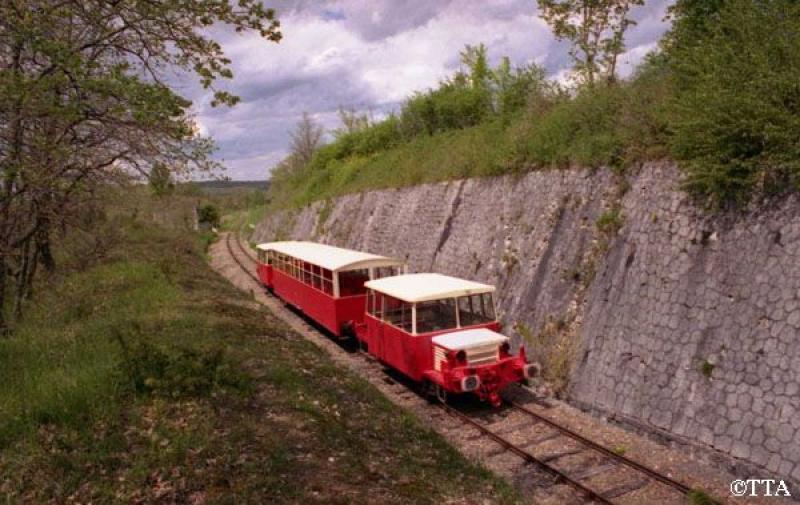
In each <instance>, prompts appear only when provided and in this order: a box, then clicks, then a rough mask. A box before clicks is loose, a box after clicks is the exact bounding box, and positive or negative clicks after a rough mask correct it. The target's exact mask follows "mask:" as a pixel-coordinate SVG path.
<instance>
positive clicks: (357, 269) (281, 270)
mask: <svg viewBox="0 0 800 505" xmlns="http://www.w3.org/2000/svg"><path fill="white" fill-rule="evenodd" d="M256 250H257V251H258V262H259V264H258V267H257V274H258V277H259V279H260V280H261V282H262V283H264V285H265V286H266V287H267V288H268V289H269V290H270V291H272V292H273V293H274V294H275V295H277V296H278V297H280V298H282V299H283V300H284V301H286V302H287V303H289V304H291V305H293V306H295V307H296V308H298V309H299V310H301V311H302V312H304V313H305V314H306V315H308V316H309V317H311V318H312V319H314V320H315V321H316V322H317V323H319V324H320V325H322V326H323V327H325V328H326V329H327V330H328V331H330V332H331V333H333V334H334V335H336V336H337V337H348V336H352V335H353V334H354V330H353V328H354V326H355V324H357V323H361V322H362V321H363V319H364V305H365V301H366V288H365V287H364V283H365V282H367V281H369V280H370V279H380V278H382V277H386V276H393V275H399V274H402V273H404V272H405V271H406V267H405V262H404V261H402V260H398V259H394V258H388V257H386V256H378V255H376V254H369V253H365V252H360V251H353V250H350V249H343V248H340V247H334V246H330V245H325V244H317V243H314V242H298V241H289V242H269V243H265V244H259V245H258V246H256Z"/></svg>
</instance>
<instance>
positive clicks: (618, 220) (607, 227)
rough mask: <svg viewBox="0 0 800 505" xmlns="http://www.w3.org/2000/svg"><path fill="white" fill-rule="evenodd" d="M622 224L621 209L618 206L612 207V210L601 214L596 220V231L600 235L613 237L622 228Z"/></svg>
mask: <svg viewBox="0 0 800 505" xmlns="http://www.w3.org/2000/svg"><path fill="white" fill-rule="evenodd" d="M622 224H623V217H622V209H621V208H620V207H619V206H614V207H613V208H611V209H609V210H607V211H605V212H603V213H602V214H601V215H600V217H599V218H597V223H596V225H597V229H598V230H599V231H600V233H603V234H605V235H614V234H615V233H617V232H618V231H619V229H620V228H622Z"/></svg>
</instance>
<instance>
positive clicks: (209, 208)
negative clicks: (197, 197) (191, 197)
mask: <svg viewBox="0 0 800 505" xmlns="http://www.w3.org/2000/svg"><path fill="white" fill-rule="evenodd" d="M197 220H198V221H200V222H201V223H205V224H208V225H209V226H219V220H220V216H219V209H217V207H216V206H214V205H213V204H210V203H207V204H205V205H203V206H201V207H200V208H199V209H197Z"/></svg>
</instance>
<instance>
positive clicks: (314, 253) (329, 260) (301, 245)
mask: <svg viewBox="0 0 800 505" xmlns="http://www.w3.org/2000/svg"><path fill="white" fill-rule="evenodd" d="M256 248H258V249H261V250H262V251H277V252H279V253H281V254H286V255H288V256H292V257H293V258H297V259H299V260H303V261H306V262H308V263H313V264H314V265H317V266H320V267H322V268H327V269H328V270H332V271H340V270H356V269H359V268H374V267H386V266H395V265H402V264H403V263H404V262H403V261H402V260H398V259H394V258H387V257H386V256H378V255H377V254H370V253H365V252H361V251H353V250H351V249H342V248H341V247H334V246H332V245H326V244H318V243H316V242H296V241H289V242H267V243H264V244H258V245H257V246H256Z"/></svg>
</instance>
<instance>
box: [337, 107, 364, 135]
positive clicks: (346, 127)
mask: <svg viewBox="0 0 800 505" xmlns="http://www.w3.org/2000/svg"><path fill="white" fill-rule="evenodd" d="M339 120H340V121H341V122H342V127H341V128H337V129H336V130H334V132H333V134H334V136H335V137H336V138H339V137H341V136H342V135H348V134H350V133H356V132H360V131H363V130H365V129H367V128H369V126H370V125H371V124H372V121H370V118H369V114H367V113H359V112H358V111H356V110H355V109H354V108H352V107H349V108H344V107H339Z"/></svg>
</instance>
